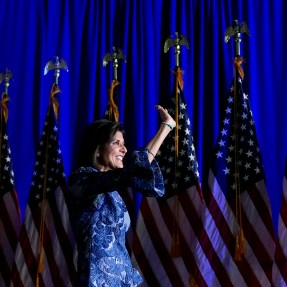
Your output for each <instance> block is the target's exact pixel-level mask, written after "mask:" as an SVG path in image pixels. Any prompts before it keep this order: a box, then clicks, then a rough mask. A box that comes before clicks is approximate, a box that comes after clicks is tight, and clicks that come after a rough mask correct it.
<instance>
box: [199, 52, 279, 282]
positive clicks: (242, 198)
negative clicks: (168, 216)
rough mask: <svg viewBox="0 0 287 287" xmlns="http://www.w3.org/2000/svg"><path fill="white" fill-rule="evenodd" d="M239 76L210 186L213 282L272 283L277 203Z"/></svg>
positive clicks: (206, 272)
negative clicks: (268, 187)
mask: <svg viewBox="0 0 287 287" xmlns="http://www.w3.org/2000/svg"><path fill="white" fill-rule="evenodd" d="M238 62H240V63H239V64H240V65H241V63H242V59H241V58H240V59H235V65H234V66H235V74H234V81H233V83H232V85H231V88H230V90H229V93H228V95H227V97H226V106H225V115H224V118H223V120H222V125H221V130H220V133H219V136H218V139H217V142H216V145H215V150H214V155H213V159H212V161H211V162H212V163H211V166H210V170H209V175H208V188H207V189H206V190H205V191H204V198H205V200H206V206H207V208H206V209H205V211H204V213H205V214H204V217H203V218H204V230H205V232H206V234H205V235H206V236H204V237H202V238H200V241H201V242H202V244H203V246H204V249H205V250H208V252H207V253H206V259H207V261H208V262H209V265H206V266H204V267H203V269H202V273H203V276H204V277H205V278H206V282H207V284H208V286H240V287H241V286H253V287H255V286H264V287H265V286H272V266H273V262H274V252H275V234H274V229H273V223H272V217H271V206H270V202H269V198H268V193H267V190H266V184H265V175H264V168H263V163H262V157H261V153H260V148H259V143H258V140H257V137H256V128H255V123H254V120H253V115H252V111H251V108H250V103H249V99H248V95H247V94H246V93H245V92H244V90H243V74H242V73H241V75H240V73H239V71H238V70H239V69H238Z"/></svg>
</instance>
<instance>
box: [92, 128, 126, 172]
mask: <svg viewBox="0 0 287 287" xmlns="http://www.w3.org/2000/svg"><path fill="white" fill-rule="evenodd" d="M126 152H127V148H126V146H125V141H124V137H123V134H122V132H120V131H117V132H116V133H115V135H114V136H113V137H112V139H111V140H110V141H109V142H108V143H106V144H105V145H104V146H103V147H101V148H100V149H99V150H98V152H97V151H96V155H95V157H96V161H95V165H96V167H97V168H98V169H99V170H100V171H107V170H111V169H116V168H123V158H124V156H125V154H126Z"/></svg>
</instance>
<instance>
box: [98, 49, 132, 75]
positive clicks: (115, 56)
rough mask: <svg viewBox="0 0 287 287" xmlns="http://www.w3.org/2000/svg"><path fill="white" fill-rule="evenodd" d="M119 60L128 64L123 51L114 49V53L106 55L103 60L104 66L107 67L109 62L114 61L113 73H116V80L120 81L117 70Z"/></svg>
mask: <svg viewBox="0 0 287 287" xmlns="http://www.w3.org/2000/svg"><path fill="white" fill-rule="evenodd" d="M119 60H123V61H124V62H125V63H126V62H127V60H126V58H125V56H124V53H123V51H122V50H121V49H116V48H115V47H113V53H106V55H105V56H104V59H103V66H104V67H106V66H107V64H108V62H109V61H113V72H114V80H117V79H118V73H117V69H118V66H119Z"/></svg>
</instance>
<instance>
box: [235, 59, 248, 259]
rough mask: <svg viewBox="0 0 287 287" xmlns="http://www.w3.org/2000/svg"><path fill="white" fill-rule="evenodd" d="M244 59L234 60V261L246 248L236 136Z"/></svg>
mask: <svg viewBox="0 0 287 287" xmlns="http://www.w3.org/2000/svg"><path fill="white" fill-rule="evenodd" d="M243 62H244V59H243V58H241V57H236V58H235V59H234V126H235V132H234V134H235V149H234V150H235V160H234V161H235V174H236V176H235V180H236V199H235V205H236V206H235V216H236V220H237V223H238V225H239V234H237V235H236V237H235V252H234V260H235V261H241V260H242V255H244V253H245V250H246V246H245V238H244V232H243V226H242V214H241V211H242V210H241V192H240V179H239V159H238V134H237V128H238V127H237V87H236V86H237V73H238V74H239V75H240V77H241V79H242V80H243V79H244V71H243V68H242V66H241V64H242V63H243Z"/></svg>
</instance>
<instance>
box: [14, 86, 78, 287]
mask: <svg viewBox="0 0 287 287" xmlns="http://www.w3.org/2000/svg"><path fill="white" fill-rule="evenodd" d="M58 93H59V88H58V86H57V85H53V88H52V90H51V97H50V105H49V108H48V112H47V114H46V119H45V125H44V128H43V132H42V135H41V139H40V142H39V146H38V149H37V153H36V160H35V165H34V172H33V176H32V183H31V187H30V193H29V197H28V203H27V207H26V214H25V219H24V222H23V225H22V227H21V230H20V236H19V243H18V246H17V249H16V255H15V261H14V265H13V269H12V271H13V274H12V284H11V286H15V287H21V286H31V287H32V286H36V287H44V286H45V287H53V286H55V287H68V286H73V282H74V279H75V275H76V267H75V260H76V255H77V254H76V248H75V243H74V242H75V241H74V237H73V232H72V228H71V225H70V221H69V215H68V210H67V206H66V202H65V192H66V187H67V185H66V178H65V174H64V165H63V158H62V153H61V148H60V144H59V130H58V124H57V118H56V117H57V107H58V102H57V99H56V95H57V94H58Z"/></svg>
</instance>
